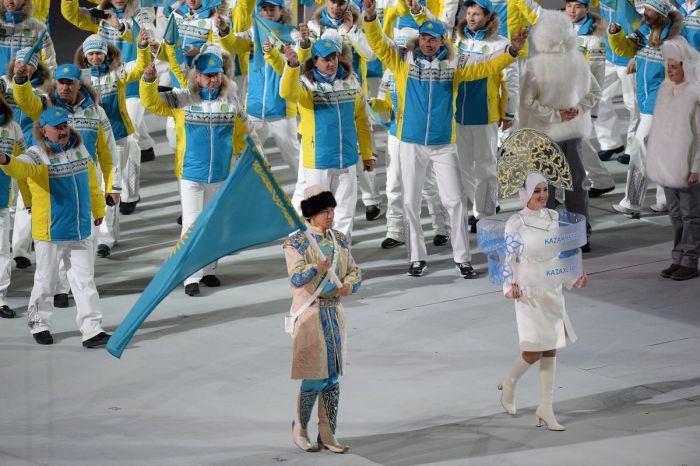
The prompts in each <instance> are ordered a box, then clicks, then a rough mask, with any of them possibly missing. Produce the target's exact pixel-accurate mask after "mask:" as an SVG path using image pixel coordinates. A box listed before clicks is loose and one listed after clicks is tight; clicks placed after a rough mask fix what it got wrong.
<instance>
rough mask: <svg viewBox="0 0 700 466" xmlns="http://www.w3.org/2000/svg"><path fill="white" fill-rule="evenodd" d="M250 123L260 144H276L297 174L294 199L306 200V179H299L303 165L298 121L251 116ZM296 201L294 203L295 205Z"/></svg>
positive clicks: (286, 161) (283, 158)
mask: <svg viewBox="0 0 700 466" xmlns="http://www.w3.org/2000/svg"><path fill="white" fill-rule="evenodd" d="M249 118H250V121H251V123H252V125H253V128H254V129H255V132H256V133H257V135H258V137H259V138H260V143H261V144H265V141H267V140H268V139H269V138H272V140H273V141H274V142H275V146H277V148H278V149H279V150H280V155H281V156H282V160H284V163H286V164H287V165H289V168H291V169H292V170H293V171H295V172H297V181H296V183H295V185H294V193H293V194H292V199H293V200H294V199H298V200H299V202H301V199H303V198H304V179H303V177H302V178H301V180H300V179H299V172H300V170H299V165H301V163H300V162H301V160H300V158H299V157H300V154H301V152H300V145H299V139H298V138H297V119H296V117H295V118H281V119H279V120H261V119H260V118H255V117H253V116H249ZM293 202H294V201H292V203H293Z"/></svg>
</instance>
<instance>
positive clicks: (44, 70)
mask: <svg viewBox="0 0 700 466" xmlns="http://www.w3.org/2000/svg"><path fill="white" fill-rule="evenodd" d="M36 72H37V73H39V75H40V76H41V77H42V78H44V84H42V85H41V86H39V90H47V89H48V88H49V87H50V86H51V83H52V82H53V75H52V74H51V71H50V70H49V68H48V66H46V65H45V64H44V62H42V61H39V66H38V67H37V69H36ZM14 77H15V59H14V58H13V59H12V60H10V63H8V65H7V79H8V81H9V82H12V81H13V79H14Z"/></svg>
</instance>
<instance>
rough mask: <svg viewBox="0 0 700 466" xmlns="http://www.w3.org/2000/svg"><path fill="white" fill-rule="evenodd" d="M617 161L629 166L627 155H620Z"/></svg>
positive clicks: (628, 156)
mask: <svg viewBox="0 0 700 466" xmlns="http://www.w3.org/2000/svg"><path fill="white" fill-rule="evenodd" d="M617 161H618V162H620V163H621V164H622V165H629V164H630V155H629V154H622V155H619V156H618V157H617Z"/></svg>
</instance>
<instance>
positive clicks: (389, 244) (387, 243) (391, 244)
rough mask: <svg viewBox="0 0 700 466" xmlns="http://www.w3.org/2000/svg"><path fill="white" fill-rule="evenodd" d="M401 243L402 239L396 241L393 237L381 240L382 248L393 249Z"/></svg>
mask: <svg viewBox="0 0 700 466" xmlns="http://www.w3.org/2000/svg"><path fill="white" fill-rule="evenodd" d="M402 244H405V243H404V242H403V241H397V240H395V239H394V238H384V241H382V249H394V248H395V247H397V246H401V245H402Z"/></svg>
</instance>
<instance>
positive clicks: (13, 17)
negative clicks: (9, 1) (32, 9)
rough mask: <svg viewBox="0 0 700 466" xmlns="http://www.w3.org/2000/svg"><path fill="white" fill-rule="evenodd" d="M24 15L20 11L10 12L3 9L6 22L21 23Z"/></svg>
mask: <svg viewBox="0 0 700 466" xmlns="http://www.w3.org/2000/svg"><path fill="white" fill-rule="evenodd" d="M23 16H24V15H23V14H22V12H21V11H15V12H14V13H10V12H9V11H5V21H7V22H8V23H14V24H17V23H21V22H22V21H24V17H23Z"/></svg>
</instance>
